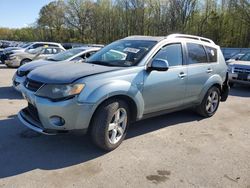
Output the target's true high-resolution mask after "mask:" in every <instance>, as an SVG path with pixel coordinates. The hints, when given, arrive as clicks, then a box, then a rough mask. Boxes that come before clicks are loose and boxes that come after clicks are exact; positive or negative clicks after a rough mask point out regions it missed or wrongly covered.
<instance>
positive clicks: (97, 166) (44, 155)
mask: <svg viewBox="0 0 250 188" xmlns="http://www.w3.org/2000/svg"><path fill="white" fill-rule="evenodd" d="M14 72H15V69H8V68H5V66H4V65H0V188H3V187H25V188H34V187H91V188H92V187H105V188H106V187H136V188H137V187H164V188H165V187H170V188H172V187H211V188H215V187H226V188H228V187H237V188H238V187H243V188H250V87H242V86H236V87H235V88H233V89H232V90H231V92H230V96H229V98H228V100H227V102H226V103H221V104H220V107H219V110H218V112H217V113H216V114H215V116H213V117H212V118H209V119H203V118H201V117H200V116H198V115H196V114H195V113H194V112H192V111H191V110H185V111H181V112H177V113H172V114H168V115H164V116H160V117H155V118H151V119H147V120H144V121H141V122H138V123H136V124H134V125H132V126H131V127H130V129H129V132H128V135H127V138H126V140H125V141H124V142H123V144H122V145H121V146H120V147H119V148H118V149H116V150H115V151H113V152H110V153H104V152H102V151H100V150H98V149H97V148H96V147H95V146H93V145H92V143H91V142H90V140H89V138H88V137H87V136H85V135H83V134H82V133H81V132H72V133H68V134H63V135H57V136H45V135H39V134H37V133H34V132H33V131H31V130H28V129H27V128H25V127H24V126H23V125H22V124H21V123H20V122H19V120H18V119H17V116H16V114H17V112H18V111H19V110H20V109H21V108H23V107H25V106H26V101H25V100H23V99H22V97H21V95H20V94H19V93H17V92H16V91H15V90H14V89H13V88H12V87H11V78H12V75H13V73H14Z"/></svg>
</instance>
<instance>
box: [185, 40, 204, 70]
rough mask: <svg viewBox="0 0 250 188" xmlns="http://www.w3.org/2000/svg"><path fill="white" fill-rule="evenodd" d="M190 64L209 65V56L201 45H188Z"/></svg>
mask: <svg viewBox="0 0 250 188" xmlns="http://www.w3.org/2000/svg"><path fill="white" fill-rule="evenodd" d="M187 50H188V64H189V65H192V64H198V63H207V62H208V60H207V54H206V52H205V50H204V48H203V46H202V45H200V44H195V43H187Z"/></svg>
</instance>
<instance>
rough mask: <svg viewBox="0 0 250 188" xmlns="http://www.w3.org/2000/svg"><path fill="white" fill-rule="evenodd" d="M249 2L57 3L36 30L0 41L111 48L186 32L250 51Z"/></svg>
mask: <svg viewBox="0 0 250 188" xmlns="http://www.w3.org/2000/svg"><path fill="white" fill-rule="evenodd" d="M249 20H250V0H64V1H63V0H57V1H53V2H51V3H49V4H47V5H45V6H44V7H42V8H41V10H40V13H39V17H38V19H37V21H36V23H34V24H33V25H32V26H30V27H26V28H21V29H8V28H0V39H8V40H21V41H56V42H81V43H103V44H107V43H110V42H112V41H114V40H117V39H120V38H123V37H126V36H129V35H152V36H166V35H168V34H171V33H186V34H193V35H199V36H203V37H207V38H211V39H212V40H214V41H215V42H216V43H217V44H219V45H220V46H223V47H250V21H249Z"/></svg>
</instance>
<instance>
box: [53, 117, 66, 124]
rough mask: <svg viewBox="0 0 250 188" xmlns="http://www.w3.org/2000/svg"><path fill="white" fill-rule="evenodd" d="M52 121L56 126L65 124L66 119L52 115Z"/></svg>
mask: <svg viewBox="0 0 250 188" xmlns="http://www.w3.org/2000/svg"><path fill="white" fill-rule="evenodd" d="M50 123H52V124H53V125H55V126H63V125H64V124H65V120H64V119H63V118H61V117H59V116H51V117H50Z"/></svg>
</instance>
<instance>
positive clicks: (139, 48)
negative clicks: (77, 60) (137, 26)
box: [87, 40, 157, 67]
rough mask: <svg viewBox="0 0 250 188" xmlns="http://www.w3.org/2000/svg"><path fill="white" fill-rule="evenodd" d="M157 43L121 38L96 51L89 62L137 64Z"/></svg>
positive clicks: (108, 64) (119, 65) (127, 65)
mask: <svg viewBox="0 0 250 188" xmlns="http://www.w3.org/2000/svg"><path fill="white" fill-rule="evenodd" d="M156 43H157V42H156V41H146V40H119V41H116V42H113V43H111V44H110V45H108V46H106V47H104V48H103V49H102V50H100V51H99V52H97V53H95V54H94V55H93V56H91V57H90V58H89V59H88V60H87V63H92V64H99V65H106V66H118V67H130V66H135V65H137V64H138V63H139V62H140V60H141V59H142V58H143V57H145V55H146V54H147V53H148V52H149V50H151V49H152V47H153V46H154V45H155V44H156Z"/></svg>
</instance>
